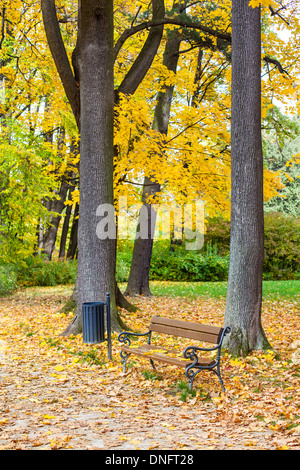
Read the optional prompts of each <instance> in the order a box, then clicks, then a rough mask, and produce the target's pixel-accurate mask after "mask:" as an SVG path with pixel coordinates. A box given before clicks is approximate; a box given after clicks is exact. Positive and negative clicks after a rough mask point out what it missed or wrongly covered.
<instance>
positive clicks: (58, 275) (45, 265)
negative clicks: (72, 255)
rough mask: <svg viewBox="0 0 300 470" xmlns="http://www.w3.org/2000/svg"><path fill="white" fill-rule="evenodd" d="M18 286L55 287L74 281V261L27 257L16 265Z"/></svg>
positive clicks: (75, 269) (75, 265)
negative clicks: (23, 261)
mask: <svg viewBox="0 0 300 470" xmlns="http://www.w3.org/2000/svg"><path fill="white" fill-rule="evenodd" d="M15 269H16V274H17V281H18V284H19V285H21V286H55V285H59V284H73V283H75V281H76V273H77V261H76V260H53V261H47V260H46V259H45V258H43V257H41V256H36V257H33V256H32V257H29V258H27V260H26V262H25V263H21V264H20V265H16V267H15Z"/></svg>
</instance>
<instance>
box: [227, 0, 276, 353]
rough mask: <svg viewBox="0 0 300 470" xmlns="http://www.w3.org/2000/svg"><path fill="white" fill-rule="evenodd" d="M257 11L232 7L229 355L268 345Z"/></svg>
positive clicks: (237, 3) (238, 2) (236, 2)
mask: <svg viewBox="0 0 300 470" xmlns="http://www.w3.org/2000/svg"><path fill="white" fill-rule="evenodd" d="M260 16H261V12H260V8H252V7H251V6H249V5H248V2H245V1H244V0H233V1H232V105H231V237H230V265H229V278H228V291H227V300H226V313H225V324H226V325H229V326H230V327H231V334H230V335H229V339H228V341H227V345H228V347H229V351H230V352H231V353H233V354H235V355H247V354H248V353H249V352H250V351H252V350H255V349H267V348H270V345H269V343H268V341H267V338H266V335H265V333H264V331H263V328H262V324H261V305H262V272H263V258H264V214H263V153H262V139H261V21H260Z"/></svg>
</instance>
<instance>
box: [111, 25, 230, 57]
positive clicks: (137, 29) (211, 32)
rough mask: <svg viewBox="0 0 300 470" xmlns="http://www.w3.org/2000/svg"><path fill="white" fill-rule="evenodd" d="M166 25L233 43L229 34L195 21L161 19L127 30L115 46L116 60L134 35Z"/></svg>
mask: <svg viewBox="0 0 300 470" xmlns="http://www.w3.org/2000/svg"><path fill="white" fill-rule="evenodd" d="M165 24H174V25H177V26H182V27H184V28H193V29H198V30H200V31H203V32H204V33H207V34H209V35H210V36H214V37H216V38H220V39H224V40H225V41H228V42H231V35H230V34H228V33H222V32H220V31H216V30H214V29H211V28H207V27H206V26H203V25H202V24H201V23H196V22H193V21H186V20H182V19H176V18H160V19H156V20H154V19H153V20H152V21H147V22H144V23H140V24H139V25H137V26H134V27H133V28H130V29H126V30H125V31H124V32H123V33H122V34H121V36H120V37H119V39H118V41H117V42H116V44H115V48H114V59H116V58H117V56H118V53H119V51H120V49H121V47H122V46H123V44H124V42H125V41H126V40H127V39H128V38H130V36H133V35H134V34H136V33H138V32H140V31H143V30H144V29H148V28H150V27H151V28H152V27H154V26H161V25H165Z"/></svg>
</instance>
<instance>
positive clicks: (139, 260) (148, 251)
mask: <svg viewBox="0 0 300 470" xmlns="http://www.w3.org/2000/svg"><path fill="white" fill-rule="evenodd" d="M179 3H180V2H179ZM179 3H178V2H175V5H174V6H176V5H177V7H178V8H179ZM183 3H184V2H183ZM180 42H181V39H180V36H179V35H178V34H177V32H174V33H173V34H170V37H169V39H168V40H167V43H166V46H165V51H164V59H163V63H164V65H165V66H166V67H167V68H168V69H169V70H170V71H172V72H174V73H176V69H177V63H178V57H179V54H178V53H179V48H180ZM173 90H174V86H165V87H164V89H163V90H162V91H160V92H159V93H158V95H157V105H156V108H155V113H154V120H153V126H152V127H153V129H155V130H157V131H158V132H160V133H161V134H164V135H167V133H168V124H169V119H170V111H171V103H172V98H173ZM159 192H160V184H159V183H158V182H157V181H156V180H155V178H150V177H148V176H145V178H144V184H143V194H142V203H143V206H142V208H141V212H140V215H139V220H138V225H137V233H136V238H135V242H134V247H133V253H132V261H131V267H130V273H129V278H128V283H127V288H126V291H125V295H129V296H134V295H145V296H150V295H152V294H151V290H150V286H149V271H150V264H151V257H152V249H153V237H154V229H155V223H156V211H155V210H154V208H153V206H152V205H151V204H149V202H148V199H149V197H150V196H151V197H153V196H154V197H155V196H156V195H158V194H159ZM145 223H146V224H147V228H146V230H145V231H144V227H142V224H145ZM142 233H143V236H142ZM145 234H146V236H145Z"/></svg>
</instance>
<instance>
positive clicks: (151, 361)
mask: <svg viewBox="0 0 300 470" xmlns="http://www.w3.org/2000/svg"><path fill="white" fill-rule="evenodd" d="M150 363H151V366H152V367H153V369H154V370H155V369H156V367H155V365H154V362H153V360H152V359H150Z"/></svg>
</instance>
